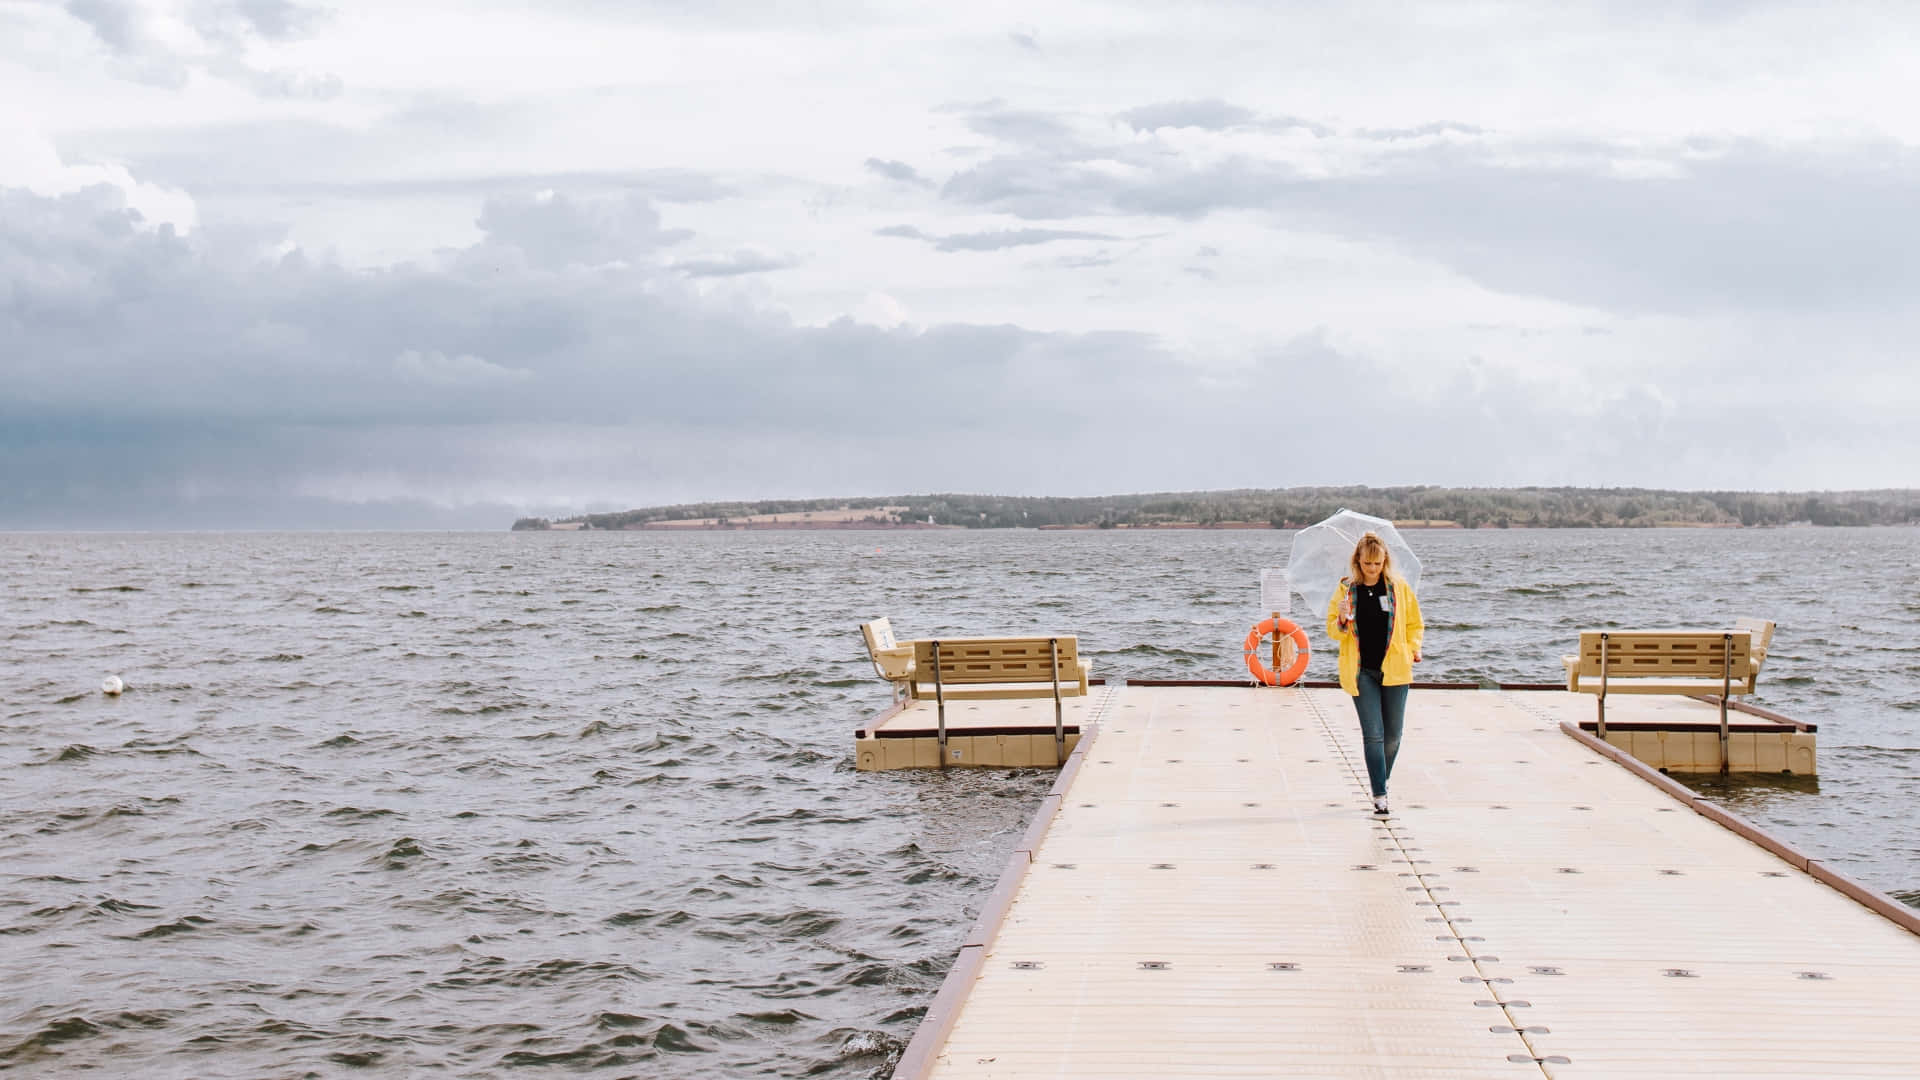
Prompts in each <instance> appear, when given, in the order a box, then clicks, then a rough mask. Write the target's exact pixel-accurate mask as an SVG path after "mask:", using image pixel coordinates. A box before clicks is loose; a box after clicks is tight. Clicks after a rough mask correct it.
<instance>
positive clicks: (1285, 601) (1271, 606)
mask: <svg viewBox="0 0 1920 1080" xmlns="http://www.w3.org/2000/svg"><path fill="white" fill-rule="evenodd" d="M1260 610H1261V611H1265V612H1279V613H1280V614H1282V615H1290V614H1292V613H1293V588H1292V584H1291V582H1290V581H1289V579H1288V578H1287V572H1286V571H1285V570H1279V569H1274V570H1262V571H1260Z"/></svg>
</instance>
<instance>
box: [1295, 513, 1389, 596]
mask: <svg viewBox="0 0 1920 1080" xmlns="http://www.w3.org/2000/svg"><path fill="white" fill-rule="evenodd" d="M1369 532H1371V533H1377V534H1379V537H1380V539H1382V540H1384V541H1386V543H1387V554H1388V555H1390V556H1392V561H1393V572H1394V574H1396V575H1397V576H1399V577H1400V578H1402V579H1404V580H1405V581H1406V583H1407V584H1409V585H1412V586H1414V587H1416V588H1418V587H1419V585H1420V558H1419V556H1417V555H1415V554H1414V553H1413V549H1412V548H1410V547H1408V546H1407V542H1406V541H1405V540H1403V539H1401V538H1400V530H1398V529H1396V528H1394V527H1393V522H1391V521H1388V520H1387V519H1385V518H1377V517H1374V516H1373V515H1371V514H1361V513H1356V512H1355V511H1352V510H1347V509H1345V508H1342V509H1341V510H1340V511H1338V512H1337V513H1335V514H1334V515H1333V516H1331V517H1329V518H1327V520H1325V521H1322V522H1319V523H1318V524H1315V525H1309V526H1307V527H1306V528H1304V529H1301V530H1300V531H1299V532H1297V533H1295V534H1294V535H1293V547H1292V548H1291V549H1290V550H1289V551H1288V553H1287V580H1288V584H1289V586H1290V587H1291V588H1292V589H1293V591H1294V592H1296V593H1298V594H1299V595H1300V596H1301V597H1302V598H1304V599H1305V600H1306V602H1307V610H1308V611H1309V612H1310V613H1311V614H1312V615H1313V616H1314V617H1318V616H1321V615H1324V614H1326V610H1327V605H1328V604H1329V603H1331V602H1332V601H1333V590H1334V589H1336V588H1338V587H1339V585H1340V579H1341V578H1344V577H1350V576H1352V574H1353V570H1352V562H1351V560H1352V559H1353V546H1354V545H1355V544H1358V543H1359V542H1360V537H1362V536H1364V535H1365V534H1367V533H1369Z"/></svg>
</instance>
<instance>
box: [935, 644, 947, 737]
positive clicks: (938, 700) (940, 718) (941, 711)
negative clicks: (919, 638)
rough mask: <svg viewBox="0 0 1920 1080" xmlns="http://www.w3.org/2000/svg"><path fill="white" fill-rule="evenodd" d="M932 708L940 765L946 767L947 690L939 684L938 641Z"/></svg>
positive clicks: (938, 645) (936, 645) (937, 645)
mask: <svg viewBox="0 0 1920 1080" xmlns="http://www.w3.org/2000/svg"><path fill="white" fill-rule="evenodd" d="M933 702H934V705H933V708H934V716H935V720H934V723H935V728H934V731H935V737H936V740H937V741H938V742H939V744H940V767H941V768H943V769H944V768H946V767H947V691H946V688H945V687H943V686H942V685H941V684H940V643H939V642H938V641H935V642H934V643H933Z"/></svg>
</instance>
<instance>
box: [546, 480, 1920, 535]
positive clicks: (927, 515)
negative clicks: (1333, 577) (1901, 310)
mask: <svg viewBox="0 0 1920 1080" xmlns="http://www.w3.org/2000/svg"><path fill="white" fill-rule="evenodd" d="M1342 507H1345V508H1347V509H1350V510H1358V511H1360V512H1361V513H1366V514H1372V515H1374V516H1376V517H1383V518H1389V519H1391V520H1394V521H1401V522H1409V521H1410V522H1431V523H1433V524H1436V525H1440V524H1450V525H1458V526H1460V527H1462V528H1469V529H1474V528H1488V527H1491V528H1534V529H1538V528H1549V529H1553V528H1655V527H1660V526H1681V525H1694V526H1701V525H1710V526H1747V527H1756V526H1781V525H1910V524H1915V523H1920V490H1911V489H1891V490H1879V491H1823V492H1755V491H1660V490H1654V489H1649V488H1541V487H1528V488H1446V487H1426V486H1415V487H1388V488H1372V487H1301V488H1285V489H1273V490H1237V491H1187V492H1158V493H1151V494H1138V495H1101V496H1092V497H1071V498H1069V497H1054V496H1008V495H955V494H941V495H892V496H887V497H884V498H862V499H764V500H756V501H747V502H710V503H683V504H680V505H676V506H651V507H642V508H639V509H635V510H623V511H620V512H618V513H608V514H583V515H579V516H576V517H571V518H560V519H558V520H551V519H547V518H531V517H530V518H521V519H520V520H518V521H516V522H514V523H513V527H514V528H515V529H548V528H552V527H553V526H555V525H556V524H559V525H567V526H570V527H579V528H590V529H629V528H641V527H644V526H647V525H658V524H662V523H667V522H676V521H678V522H688V521H702V520H706V519H713V520H714V521H715V523H716V527H723V528H724V527H726V526H727V525H728V524H729V523H737V522H741V521H743V520H745V519H750V518H765V517H767V516H768V515H772V514H796V513H809V512H820V511H829V510H855V511H859V510H867V511H870V512H871V513H870V514H868V515H865V516H866V517H867V518H868V519H870V520H871V521H872V522H873V523H875V524H881V525H890V526H908V525H913V524H932V525H945V526H961V527H965V528H970V529H1005V528H1103V529H1111V528H1146V527H1155V526H1160V527H1167V526H1183V525H1185V526H1201V527H1208V526H1213V527H1219V526H1225V525H1249V524H1253V525H1258V524H1260V523H1265V524H1266V525H1269V526H1271V527H1273V528H1276V529H1293V528H1300V527H1302V526H1305V525H1310V524H1312V523H1313V522H1315V521H1319V520H1320V519H1322V518H1324V517H1326V516H1327V515H1329V514H1331V513H1333V512H1334V511H1336V510H1339V509H1340V508H1342Z"/></svg>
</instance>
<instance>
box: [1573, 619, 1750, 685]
mask: <svg viewBox="0 0 1920 1080" xmlns="http://www.w3.org/2000/svg"><path fill="white" fill-rule="evenodd" d="M1602 633H1603V631H1600V630H1582V631H1580V661H1579V668H1580V678H1581V680H1582V681H1584V680H1587V679H1598V678H1600V638H1601V635H1602ZM1729 633H1730V634H1731V638H1730V639H1729V638H1728V637H1727V636H1724V635H1727V634H1729ZM1604 634H1605V636H1606V639H1607V642H1606V654H1607V672H1606V674H1607V677H1608V678H1613V679H1619V678H1635V677H1648V676H1654V677H1661V676H1664V677H1669V678H1675V677H1677V678H1691V679H1717V678H1719V677H1720V676H1721V674H1722V673H1723V672H1727V671H1731V673H1732V675H1733V677H1734V679H1736V680H1745V679H1746V678H1747V674H1748V662H1749V657H1750V656H1751V647H1752V639H1751V636H1750V632H1749V631H1746V630H1733V631H1724V630H1608V631H1604Z"/></svg>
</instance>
